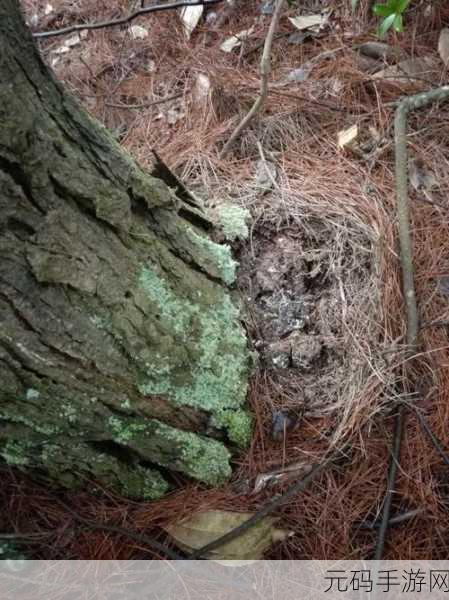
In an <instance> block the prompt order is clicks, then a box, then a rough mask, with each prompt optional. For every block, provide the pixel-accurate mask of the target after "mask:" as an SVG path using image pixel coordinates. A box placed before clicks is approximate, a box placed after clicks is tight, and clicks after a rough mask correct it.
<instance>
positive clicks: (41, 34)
mask: <svg viewBox="0 0 449 600" xmlns="http://www.w3.org/2000/svg"><path fill="white" fill-rule="evenodd" d="M219 2H223V0H190V2H189V1H185V2H172V3H168V4H156V5H155V6H147V7H146V8H140V9H139V10H136V11H135V12H133V13H131V14H130V15H127V16H126V17H121V18H120V19H112V20H110V21H99V22H98V23H85V24H83V25H71V26H70V27H64V28H62V29H53V31H37V32H36V33H33V37H36V38H48V37H54V36H57V35H66V34H68V33H73V32H74V31H83V30H84V29H104V28H105V27H115V26H117V25H126V24H127V23H130V22H131V21H133V20H134V19H136V18H137V17H140V16H141V15H147V14H149V13H153V12H159V11H162V10H174V9H175V8H181V7H183V6H199V5H202V6H212V5H213V4H218V3H219Z"/></svg>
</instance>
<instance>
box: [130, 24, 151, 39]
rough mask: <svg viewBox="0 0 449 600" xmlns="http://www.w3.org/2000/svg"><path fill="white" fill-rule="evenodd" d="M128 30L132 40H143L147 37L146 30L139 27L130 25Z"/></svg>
mask: <svg viewBox="0 0 449 600" xmlns="http://www.w3.org/2000/svg"><path fill="white" fill-rule="evenodd" d="M129 30H130V32H131V35H132V37H133V39H134V40H144V39H145V38H146V37H148V30H147V29H145V27H141V26H140V25H132V26H131V27H130V28H129Z"/></svg>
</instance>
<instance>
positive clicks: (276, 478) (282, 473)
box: [252, 461, 312, 494]
mask: <svg viewBox="0 0 449 600" xmlns="http://www.w3.org/2000/svg"><path fill="white" fill-rule="evenodd" d="M311 470H312V465H311V464H310V463H304V462H301V461H300V462H296V463H293V464H291V465H287V466H285V467H283V468H282V469H275V470H273V471H268V472H267V473H260V474H259V475H258V476H257V477H256V481H255V482H254V489H253V492H252V493H253V494H258V493H259V492H261V491H262V490H264V489H265V488H267V487H273V486H274V485H278V484H281V483H286V482H288V481H290V480H291V479H298V478H299V477H300V476H301V477H304V476H305V475H307V474H308V473H310V471H311Z"/></svg>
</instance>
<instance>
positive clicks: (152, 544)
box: [60, 502, 183, 560]
mask: <svg viewBox="0 0 449 600" xmlns="http://www.w3.org/2000/svg"><path fill="white" fill-rule="evenodd" d="M60 504H61V505H62V506H63V507H64V509H65V510H67V512H69V513H70V514H71V515H72V516H73V517H74V518H75V519H76V520H77V521H79V522H80V523H82V524H83V525H86V527H89V528H90V529H99V530H102V531H108V532H110V533H118V534H120V535H124V536H125V537H128V538H130V539H132V540H134V541H135V542H141V543H142V544H145V545H146V546H148V547H149V548H152V549H153V550H156V551H157V552H162V553H163V554H165V555H166V556H168V557H169V558H171V559H172V560H183V557H182V556H180V555H179V554H178V553H177V552H175V551H174V550H171V549H170V548H167V547H166V546H164V544H161V543H160V542H157V541H156V540H153V539H152V538H150V537H148V536H147V535H145V534H143V533H136V532H135V531H130V530H129V529H125V528H124V527H119V526H118V525H105V524H104V523H97V522H96V521H91V520H90V519H85V518H84V517H82V516H81V515H79V514H78V513H77V512H76V511H74V510H73V509H72V508H70V506H67V504H65V502H60Z"/></svg>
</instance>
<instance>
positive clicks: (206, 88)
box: [193, 73, 212, 104]
mask: <svg viewBox="0 0 449 600" xmlns="http://www.w3.org/2000/svg"><path fill="white" fill-rule="evenodd" d="M211 87H212V86H211V82H210V79H209V77H208V76H207V75H205V74H204V73H199V74H198V76H197V78H196V81H195V85H194V88H193V98H194V100H195V102H197V103H200V104H202V103H204V102H205V101H206V100H207V98H208V97H209V94H210V91H211Z"/></svg>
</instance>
